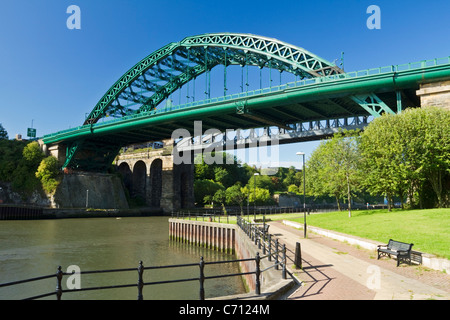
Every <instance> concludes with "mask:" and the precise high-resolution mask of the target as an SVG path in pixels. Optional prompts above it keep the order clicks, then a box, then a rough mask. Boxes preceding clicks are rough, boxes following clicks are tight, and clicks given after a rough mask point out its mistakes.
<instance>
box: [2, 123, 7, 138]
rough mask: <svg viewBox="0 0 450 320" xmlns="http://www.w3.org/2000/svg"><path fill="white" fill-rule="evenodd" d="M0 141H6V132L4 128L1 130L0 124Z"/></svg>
mask: <svg viewBox="0 0 450 320" xmlns="http://www.w3.org/2000/svg"><path fill="white" fill-rule="evenodd" d="M1 139H6V140H7V139H8V132H6V130H5V128H3V126H2V124H1V123H0V140H1Z"/></svg>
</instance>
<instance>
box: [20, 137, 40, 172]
mask: <svg viewBox="0 0 450 320" xmlns="http://www.w3.org/2000/svg"><path fill="white" fill-rule="evenodd" d="M22 155H23V158H24V159H25V160H26V161H27V162H28V165H29V166H30V167H37V166H38V165H39V164H40V163H41V161H42V159H44V153H43V152H42V150H41V148H40V147H39V144H38V143H37V142H36V141H33V142H31V143H29V144H27V145H26V146H25V148H24V149H23V152H22Z"/></svg>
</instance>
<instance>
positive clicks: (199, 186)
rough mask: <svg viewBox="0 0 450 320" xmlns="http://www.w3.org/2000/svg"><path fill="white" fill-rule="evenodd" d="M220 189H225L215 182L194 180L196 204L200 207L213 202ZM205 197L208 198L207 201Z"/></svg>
mask: <svg viewBox="0 0 450 320" xmlns="http://www.w3.org/2000/svg"><path fill="white" fill-rule="evenodd" d="M220 189H224V187H223V185H222V184H220V183H218V182H215V181H214V180H209V179H202V180H197V179H196V180H194V190H195V192H194V195H195V202H196V203H197V204H198V205H204V204H206V203H210V202H212V201H213V197H214V194H215V193H216V192H217V190H220ZM205 197H207V198H206V199H205Z"/></svg>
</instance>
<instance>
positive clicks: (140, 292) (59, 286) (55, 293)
mask: <svg viewBox="0 0 450 320" xmlns="http://www.w3.org/2000/svg"><path fill="white" fill-rule="evenodd" d="M278 254H279V252H273V253H272V255H275V256H278ZM266 258H268V259H269V260H270V259H271V258H270V255H269V254H267V255H265V256H260V255H259V253H257V254H256V256H255V257H254V258H247V259H236V260H226V261H210V262H206V261H204V260H203V257H201V258H200V262H199V263H188V264H177V265H167V266H150V267H145V266H144V264H143V262H142V261H140V262H139V266H138V267H137V268H123V269H110V270H95V271H81V272H79V273H78V274H80V275H83V274H102V273H112V272H130V271H133V272H136V271H137V275H138V277H137V278H138V279H137V280H138V281H137V283H131V284H122V285H110V286H96V287H87V288H80V289H63V286H62V283H63V280H64V276H73V275H74V274H75V273H66V272H63V271H62V269H61V266H59V267H58V270H57V272H56V274H52V275H47V276H41V277H35V278H30V279H25V280H20V281H14V282H9V283H3V284H0V288H3V287H9V286H14V285H19V284H24V283H30V282H34V281H39V280H44V279H51V278H54V279H56V290H55V291H53V292H48V293H43V294H40V295H36V296H32V297H27V298H25V299H24V300H35V299H41V298H45V297H50V296H56V299H57V300H61V298H62V295H63V294H65V293H70V292H82V291H93V290H103V289H119V288H128V287H137V299H138V300H143V299H144V295H143V289H144V287H145V286H151V285H158V284H169V283H177V282H188V281H198V282H199V298H200V300H204V299H205V287H204V283H205V281H206V280H211V279H218V278H225V277H234V276H244V275H255V284H256V286H255V294H257V295H260V294H261V281H260V278H261V273H262V272H264V271H266V270H268V269H269V268H270V267H269V268H266V269H264V270H261V260H262V259H266ZM245 261H254V262H255V270H254V271H250V272H239V273H230V274H221V275H215V276H205V272H204V270H205V266H207V265H212V264H225V263H236V262H245ZM276 261H278V260H276ZM274 266H277V265H274ZM185 267H198V268H199V276H198V277H194V278H184V279H175V280H162V281H153V282H145V281H144V271H145V270H155V269H167V268H185Z"/></svg>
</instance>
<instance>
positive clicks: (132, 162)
mask: <svg viewBox="0 0 450 320" xmlns="http://www.w3.org/2000/svg"><path fill="white" fill-rule="evenodd" d="M116 167H117V169H118V171H119V173H120V174H121V175H122V178H123V182H124V186H125V187H126V188H127V189H128V192H129V194H130V196H132V197H138V198H141V199H142V200H143V201H144V202H145V204H146V205H147V206H149V207H152V208H161V209H163V211H164V212H166V213H170V212H172V210H177V209H181V208H190V207H194V190H193V184H194V182H193V181H194V165H193V164H181V165H174V164H173V156H172V155H171V153H169V152H167V151H165V150H164V149H159V150H155V151H151V152H141V153H129V154H126V153H124V154H121V155H119V156H118V157H117V159H116Z"/></svg>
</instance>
